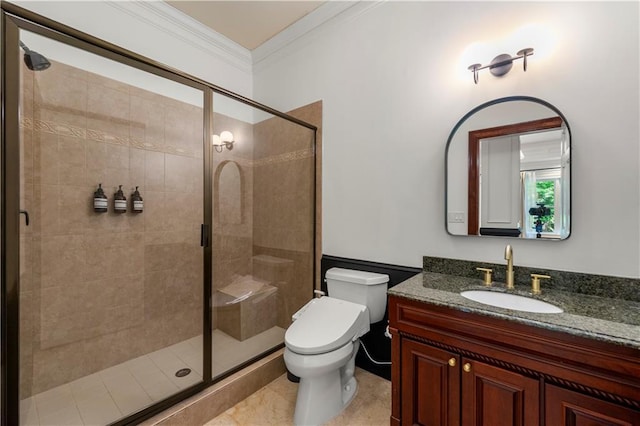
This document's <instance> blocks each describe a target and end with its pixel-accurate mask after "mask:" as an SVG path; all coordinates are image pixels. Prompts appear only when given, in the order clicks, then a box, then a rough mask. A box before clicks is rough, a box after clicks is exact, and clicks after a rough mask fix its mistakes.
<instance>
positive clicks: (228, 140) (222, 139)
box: [211, 130, 235, 152]
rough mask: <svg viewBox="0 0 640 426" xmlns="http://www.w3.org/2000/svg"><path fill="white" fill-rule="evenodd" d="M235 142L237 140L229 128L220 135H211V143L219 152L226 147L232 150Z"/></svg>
mask: <svg viewBox="0 0 640 426" xmlns="http://www.w3.org/2000/svg"><path fill="white" fill-rule="evenodd" d="M234 143H235V141H234V140H233V133H231V132H230V131H228V130H225V131H223V132H222V133H220V136H218V135H212V137H211V144H212V145H213V148H214V149H215V150H216V151H217V152H222V151H223V149H224V148H227V149H228V150H232V149H233V144H234Z"/></svg>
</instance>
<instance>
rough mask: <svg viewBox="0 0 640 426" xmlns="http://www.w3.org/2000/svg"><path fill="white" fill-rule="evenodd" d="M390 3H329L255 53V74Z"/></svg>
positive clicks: (365, 0) (380, 0)
mask: <svg viewBox="0 0 640 426" xmlns="http://www.w3.org/2000/svg"><path fill="white" fill-rule="evenodd" d="M386 1H387V0H371V1H369V0H355V1H328V2H326V3H324V4H323V5H321V6H320V7H318V8H317V9H316V10H314V11H313V12H311V13H309V14H308V15H306V16H304V17H303V18H301V19H300V20H298V21H296V22H295V23H293V24H292V25H290V26H289V27H287V28H286V29H285V30H283V31H282V32H280V33H278V34H276V35H275V36H273V37H272V38H271V39H269V40H267V41H266V42H264V43H263V44H261V45H260V46H258V47H257V48H255V49H254V50H252V51H251V57H252V59H253V60H252V62H253V69H254V71H255V70H256V68H259V67H263V66H266V65H267V64H268V63H269V62H270V61H271V60H274V59H275V57H276V56H281V55H286V54H287V53H288V52H290V51H293V50H296V49H297V46H300V45H302V43H301V42H302V41H303V40H304V39H306V38H308V37H312V36H313V35H315V34H316V33H318V32H320V31H324V30H328V29H330V28H331V27H333V26H335V25H339V24H341V23H344V22H346V21H349V20H351V19H354V18H356V17H358V16H359V15H362V14H364V13H366V12H367V11H369V10H370V9H372V8H374V7H377V6H379V5H380V4H382V3H385V2H386Z"/></svg>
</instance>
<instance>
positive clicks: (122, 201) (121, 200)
mask: <svg viewBox="0 0 640 426" xmlns="http://www.w3.org/2000/svg"><path fill="white" fill-rule="evenodd" d="M113 211H114V212H116V213H126V212H127V197H125V196H124V192H122V185H118V190H117V191H116V193H115V194H114V196H113Z"/></svg>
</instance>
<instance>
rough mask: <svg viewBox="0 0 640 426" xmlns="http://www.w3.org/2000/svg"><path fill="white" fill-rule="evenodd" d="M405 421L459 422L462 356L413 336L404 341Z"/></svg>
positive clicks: (428, 424) (438, 425) (444, 425)
mask: <svg viewBox="0 0 640 426" xmlns="http://www.w3.org/2000/svg"><path fill="white" fill-rule="evenodd" d="M401 345H402V346H401V356H402V358H401V362H402V368H401V369H402V371H401V376H402V378H401V382H400V383H401V384H402V385H401V391H400V392H401V400H402V402H401V404H402V405H401V419H402V424H403V425H416V424H417V425H424V426H459V425H460V366H459V364H460V357H459V356H458V355H456V354H452V353H450V352H447V351H444V350H441V349H437V348H434V347H432V346H429V345H426V344H424V343H420V342H416V341H414V340H408V339H403V340H402V343H401Z"/></svg>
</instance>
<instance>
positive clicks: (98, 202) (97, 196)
mask: <svg viewBox="0 0 640 426" xmlns="http://www.w3.org/2000/svg"><path fill="white" fill-rule="evenodd" d="M108 207H109V204H108V201H107V196H106V195H105V194H104V190H103V189H102V184H101V183H99V184H98V189H96V192H94V193H93V211H94V212H96V213H105V212H106V211H107V208H108Z"/></svg>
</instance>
